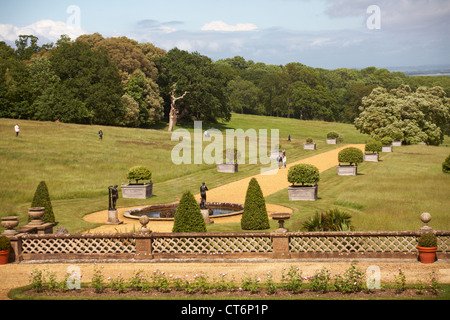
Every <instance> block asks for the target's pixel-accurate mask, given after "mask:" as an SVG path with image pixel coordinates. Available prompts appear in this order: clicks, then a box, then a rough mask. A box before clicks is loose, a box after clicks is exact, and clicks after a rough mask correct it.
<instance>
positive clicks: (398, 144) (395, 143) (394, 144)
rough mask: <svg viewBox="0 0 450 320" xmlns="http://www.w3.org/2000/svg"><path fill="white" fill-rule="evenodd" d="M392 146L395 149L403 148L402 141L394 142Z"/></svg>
mask: <svg viewBox="0 0 450 320" xmlns="http://www.w3.org/2000/svg"><path fill="white" fill-rule="evenodd" d="M392 146H393V147H401V146H402V142H401V141H394V142H392Z"/></svg>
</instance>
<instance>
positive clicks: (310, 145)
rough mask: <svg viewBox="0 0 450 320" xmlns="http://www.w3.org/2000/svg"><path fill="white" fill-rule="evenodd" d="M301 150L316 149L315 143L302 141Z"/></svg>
mask: <svg viewBox="0 0 450 320" xmlns="http://www.w3.org/2000/svg"><path fill="white" fill-rule="evenodd" d="M303 150H316V144H315V143H304V144H303Z"/></svg>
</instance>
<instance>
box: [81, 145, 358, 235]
mask: <svg viewBox="0 0 450 320" xmlns="http://www.w3.org/2000/svg"><path fill="white" fill-rule="evenodd" d="M348 147H356V148H358V149H361V150H362V151H364V147H365V145H363V144H353V145H344V146H342V147H339V148H336V149H333V150H330V151H327V152H324V153H320V154H317V155H315V156H312V157H309V158H306V159H302V160H299V161H296V162H293V163H290V164H288V165H287V168H285V169H283V168H282V169H279V170H278V172H275V171H274V172H272V173H273V174H266V175H261V174H258V175H255V176H251V177H247V178H244V179H241V180H238V181H234V182H231V183H228V184H226V185H223V186H220V187H217V188H214V189H211V190H209V191H208V193H207V201H208V202H231V203H238V204H244V202H245V195H246V193H247V188H248V184H249V182H250V180H251V179H252V178H256V179H257V180H258V183H259V185H260V186H261V190H262V192H263V194H264V196H265V197H266V196H269V195H271V194H274V193H276V192H278V191H280V190H283V189H287V188H288V187H289V185H290V183H289V182H288V181H287V173H288V170H289V168H290V167H292V166H294V165H296V164H299V163H308V164H312V165H315V166H316V167H317V168H318V169H319V171H320V172H323V171H325V170H328V169H330V168H332V167H336V166H337V165H338V160H337V159H338V153H339V151H341V150H342V149H344V148H348ZM288 160H289V159H288ZM195 197H196V199H197V200H198V201H200V194H197V195H195ZM141 207H142V206H141ZM130 209H132V208H120V209H118V213H119V220H120V221H123V222H124V223H123V224H121V225H103V226H100V227H98V228H95V229H91V230H89V232H97V233H109V232H112V233H115V232H131V231H133V230H139V229H140V228H141V226H140V223H139V221H138V220H134V219H128V218H125V217H124V216H123V213H124V212H125V211H127V210H130ZM267 212H268V213H269V214H271V213H274V212H291V210H290V209H289V208H286V207H282V206H279V205H273V204H269V203H268V204H267ZM240 219H241V217H240V216H234V217H227V218H212V220H214V223H230V222H239V221H240ZM84 220H86V221H88V222H92V223H105V222H106V221H107V220H108V211H107V210H105V211H100V212H97V213H93V214H90V215H87V216H86V217H84ZM172 226H173V222H172V221H158V222H155V221H151V222H150V223H149V225H148V227H149V228H150V229H151V230H152V231H154V232H171V231H172Z"/></svg>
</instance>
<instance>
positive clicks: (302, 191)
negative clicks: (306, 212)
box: [288, 184, 319, 201]
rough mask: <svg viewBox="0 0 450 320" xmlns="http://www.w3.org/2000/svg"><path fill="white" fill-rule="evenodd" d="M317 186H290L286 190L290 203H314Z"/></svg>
mask: <svg viewBox="0 0 450 320" xmlns="http://www.w3.org/2000/svg"><path fill="white" fill-rule="evenodd" d="M318 189H319V186H318V185H317V184H316V185H314V186H303V187H302V186H291V187H289V188H288V193H289V200H290V201H315V200H317V190H318Z"/></svg>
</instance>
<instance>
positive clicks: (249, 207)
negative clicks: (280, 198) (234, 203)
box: [241, 178, 270, 230]
mask: <svg viewBox="0 0 450 320" xmlns="http://www.w3.org/2000/svg"><path fill="white" fill-rule="evenodd" d="M241 228H242V230H265V229H269V228H270V225H269V217H268V215H267V208H266V200H264V195H263V193H262V190H261V187H260V186H259V183H258V181H257V180H256V179H255V178H252V179H251V180H250V183H249V184H248V189H247V194H246V196H245V204H244V212H243V214H242V218H241Z"/></svg>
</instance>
